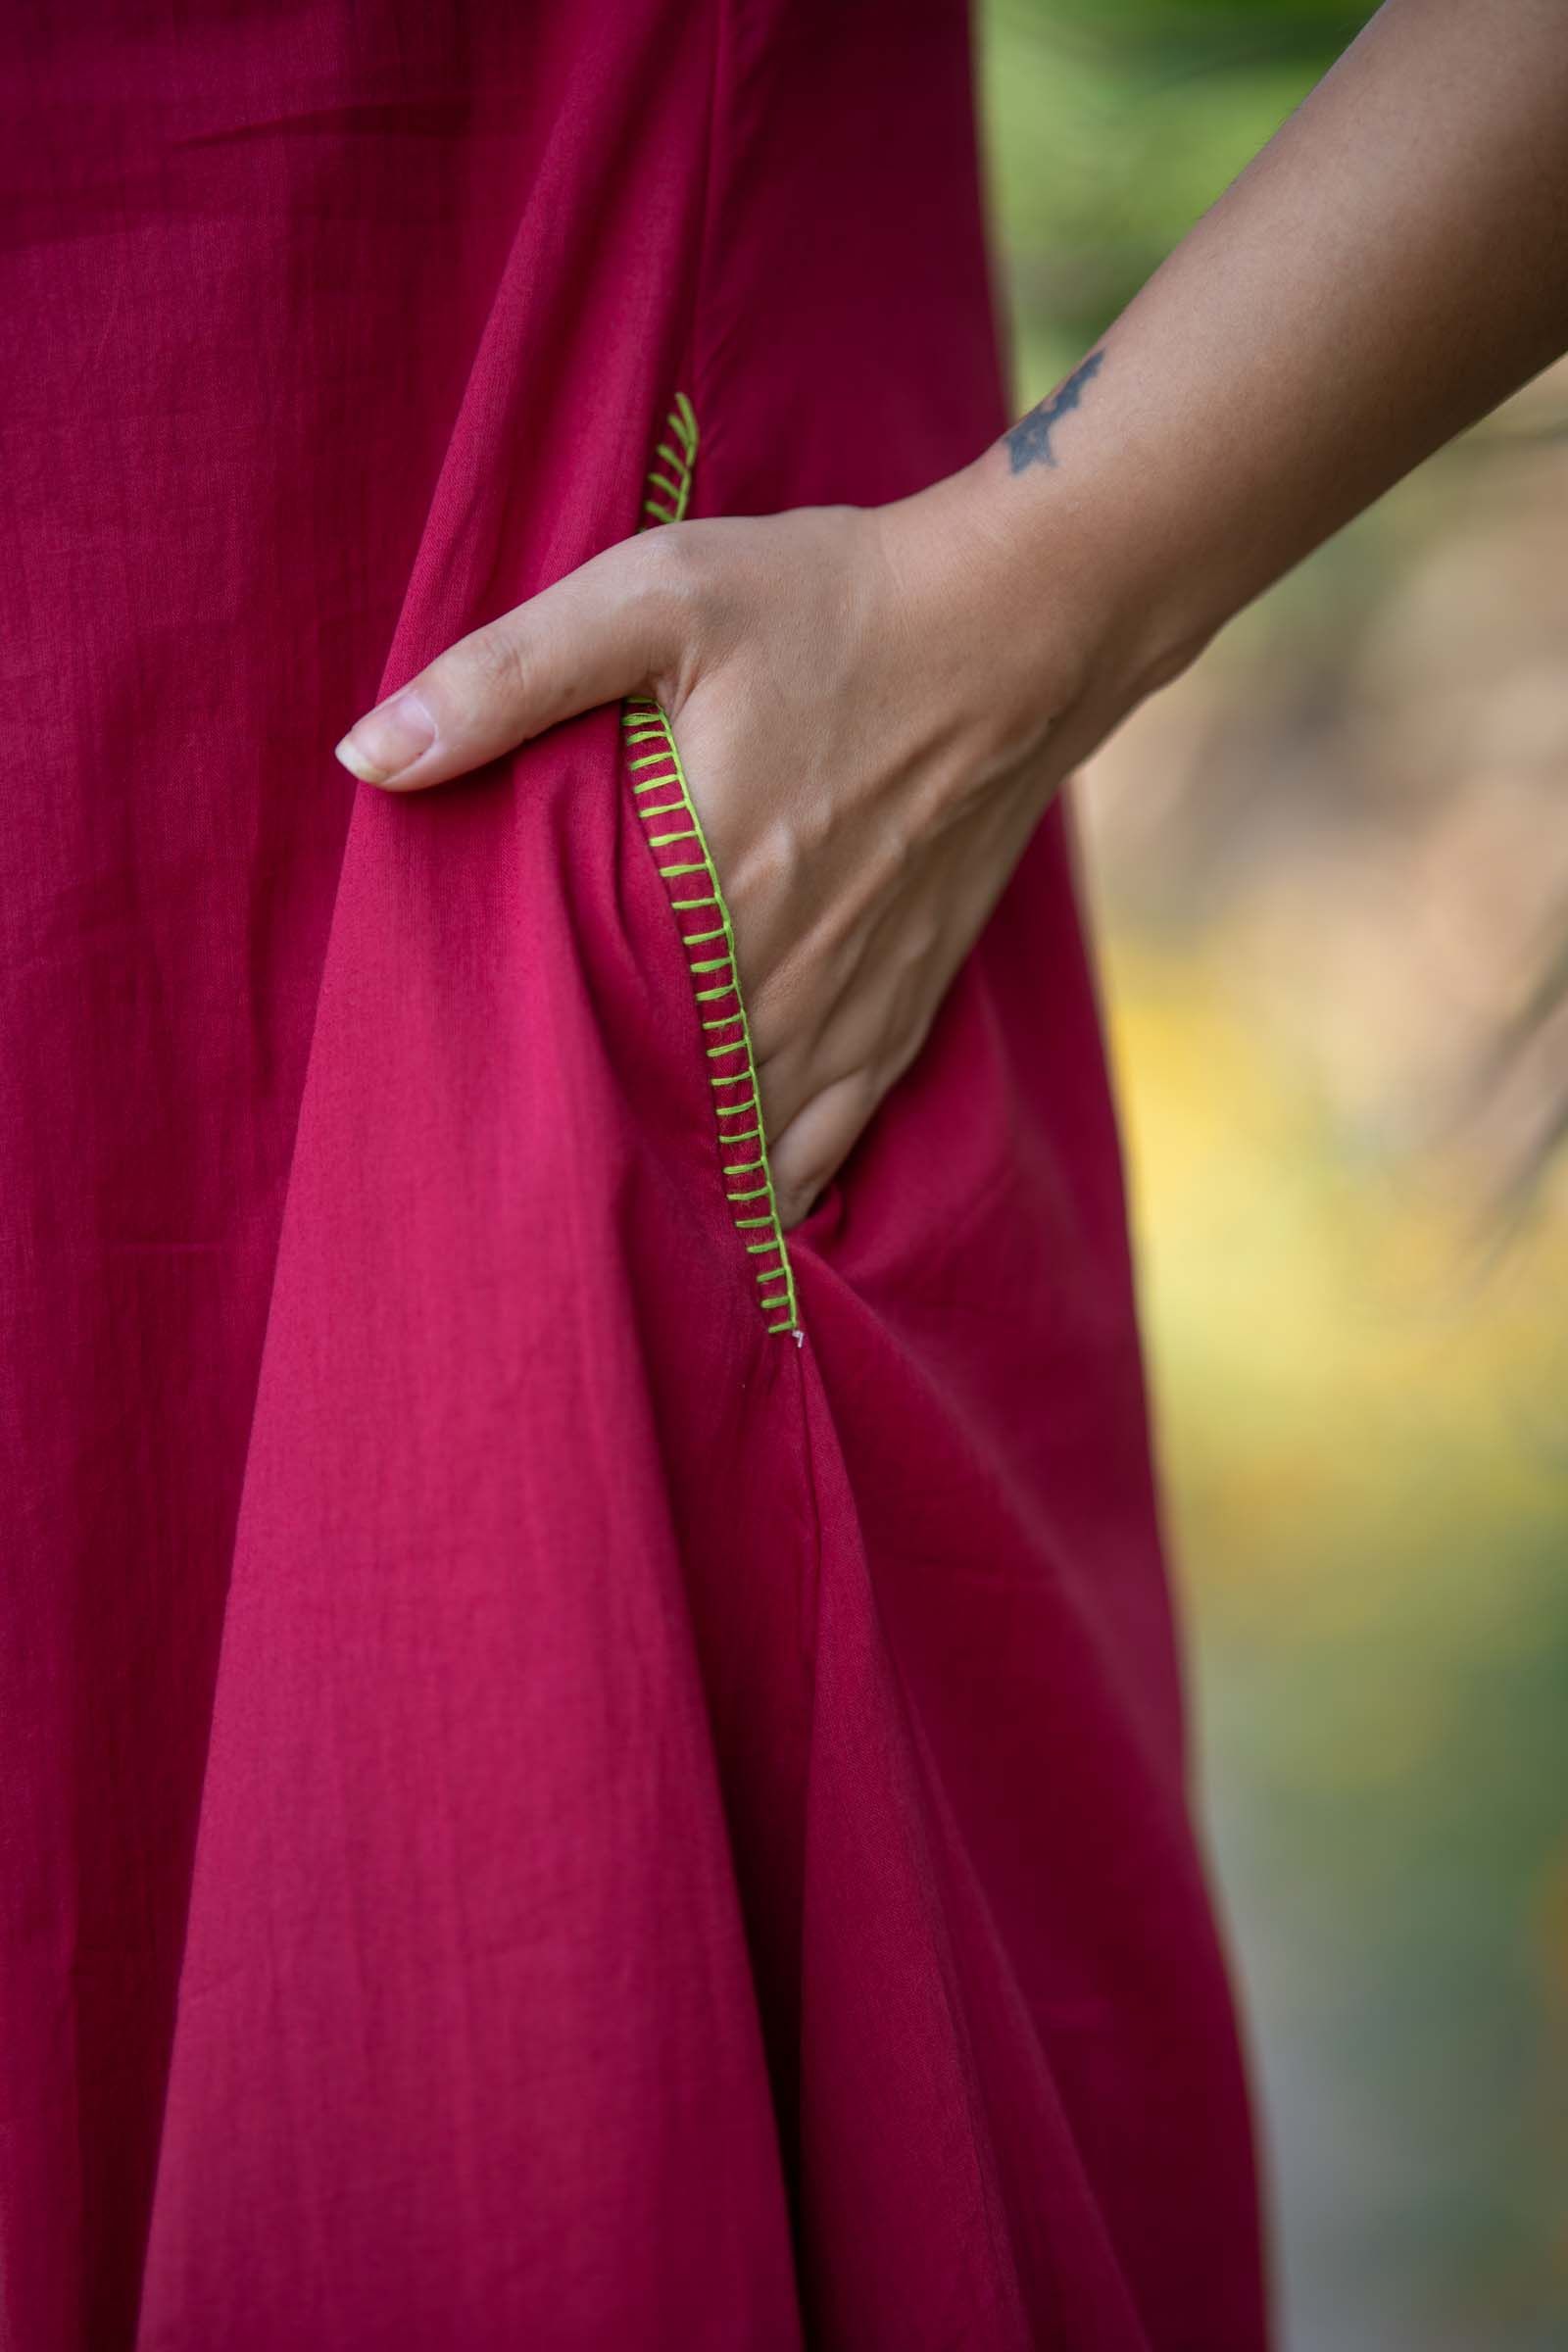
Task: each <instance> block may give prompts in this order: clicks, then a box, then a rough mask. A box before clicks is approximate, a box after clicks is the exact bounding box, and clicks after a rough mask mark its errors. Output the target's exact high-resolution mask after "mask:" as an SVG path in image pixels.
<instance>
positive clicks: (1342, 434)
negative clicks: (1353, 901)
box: [951, 0, 1568, 703]
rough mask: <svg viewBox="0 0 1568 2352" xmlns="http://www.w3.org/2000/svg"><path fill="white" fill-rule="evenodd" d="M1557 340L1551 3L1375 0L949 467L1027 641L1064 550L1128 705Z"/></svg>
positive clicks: (1562, 251)
mask: <svg viewBox="0 0 1568 2352" xmlns="http://www.w3.org/2000/svg"><path fill="white" fill-rule="evenodd" d="M1565 347H1568V5H1565V0H1388V4H1387V5H1386V6H1385V7H1384V8H1383V9H1382V10H1381V11H1380V12H1379V14H1378V15H1377V16H1376V17H1375V18H1374V19H1373V20H1372V21H1371V23H1370V24H1369V25H1367V26H1366V28H1365V29H1364V31H1363V32H1362V33H1361V34H1360V36H1359V37H1358V38H1357V40H1356V41H1355V42H1354V43H1353V44H1352V45H1351V47H1350V48H1349V49H1348V51H1347V52H1346V54H1345V55H1344V57H1342V58H1341V59H1340V61H1339V63H1338V64H1337V65H1336V66H1335V67H1334V69H1333V70H1332V72H1331V73H1329V74H1327V75H1326V76H1325V78H1324V79H1323V81H1322V82H1320V83H1319V84H1318V86H1317V88H1316V89H1315V90H1314V91H1313V92H1312V93H1311V95H1310V96H1309V97H1308V98H1307V99H1306V101H1305V102H1304V103H1303V104H1302V106H1301V107H1299V109H1298V110H1297V112H1296V113H1295V114H1294V115H1293V116H1292V117H1291V118H1290V120H1289V121H1288V122H1287V123H1285V124H1284V125H1283V126H1282V128H1281V129H1280V130H1279V131H1278V132H1277V133H1276V135H1275V136H1274V138H1273V139H1272V140H1271V141H1270V142H1269V144H1268V145H1267V146H1266V147H1265V148H1264V149H1263V150H1262V151H1261V153H1260V154H1259V155H1258V156H1257V157H1256V158H1255V159H1254V160H1253V162H1252V163H1251V164H1250V166H1249V167H1248V169H1247V171H1246V172H1244V173H1243V174H1242V176H1241V177H1240V178H1239V179H1238V180H1237V181H1236V182H1235V183H1234V184H1233V185H1232V186H1231V187H1230V188H1229V189H1228V190H1227V192H1226V193H1225V195H1223V196H1222V197H1221V198H1220V199H1219V201H1218V202H1217V203H1216V204H1215V205H1214V206H1213V207H1212V209H1211V210H1210V211H1209V212H1208V213H1207V214H1206V215H1205V216H1204V217H1203V219H1202V220H1201V221H1199V223H1198V224H1197V226H1196V227H1195V228H1194V229H1193V230H1192V231H1191V233H1190V234H1189V235H1188V236H1187V237H1186V238H1185V239H1184V240H1183V242H1182V243H1181V244H1180V245H1179V246H1178V247H1177V248H1176V249H1175V251H1174V252H1173V253H1172V254H1171V255H1170V257H1169V258H1168V260H1167V261H1166V262H1165V263H1164V264H1163V265H1162V266H1161V268H1160V269H1159V270H1157V271H1156V272H1155V274H1154V275H1153V277H1152V278H1151V279H1150V281H1149V283H1148V284H1147V285H1146V286H1145V287H1144V289H1143V290H1142V292H1141V293H1140V294H1139V295H1138V296H1137V297H1136V299H1135V300H1134V301H1133V302H1132V303H1130V304H1129V306H1128V307H1127V309H1126V310H1125V311H1124V312H1123V313H1122V314H1121V316H1120V317H1119V318H1118V319H1116V321H1115V322H1114V324H1113V325H1112V326H1111V327H1110V328H1109V329H1108V330H1107V332H1106V333H1105V335H1104V336H1103V337H1102V339H1101V341H1100V342H1099V343H1098V344H1097V345H1096V346H1095V348H1094V351H1093V352H1091V353H1090V354H1088V355H1086V363H1085V364H1084V366H1083V367H1082V368H1080V369H1078V370H1075V371H1074V375H1073V376H1072V377H1070V378H1069V379H1068V380H1067V384H1066V386H1065V388H1064V389H1065V399H1063V397H1062V389H1061V388H1058V393H1057V394H1056V395H1054V397H1053V399H1052V400H1048V401H1046V402H1043V403H1042V404H1041V407H1040V408H1039V409H1038V410H1036V411H1034V412H1032V413H1031V416H1030V417H1025V418H1024V419H1023V420H1022V421H1021V422H1020V423H1019V424H1018V425H1016V426H1014V427H1013V429H1012V431H1011V432H1010V433H1009V434H1008V435H1007V436H1006V437H1005V439H1004V440H1003V441H1002V442H1000V443H998V444H997V445H996V446H995V447H994V448H992V449H990V450H988V451H987V452H986V453H985V454H984V456H983V457H981V458H980V459H979V460H978V461H977V462H976V463H975V464H974V465H973V466H970V467H968V468H966V469H965V471H964V472H963V473H961V474H959V475H957V476H955V477H954V480H953V483H952V485H951V488H952V490H953V491H954V492H955V493H956V494H957V500H958V506H959V507H961V515H962V519H963V521H964V523H965V524H966V526H967V531H968V536H969V542H970V545H971V547H975V546H983V547H984V549H985V550H986V568H987V570H988V573H989V574H990V575H991V576H993V577H995V578H997V579H998V580H999V582H1000V583H1001V584H1002V586H1003V593H1004V595H1005V598H1006V599H1007V600H1009V602H1010V607H1011V610H1012V612H1013V614H1014V620H1015V626H1016V628H1017V631H1018V634H1019V636H1020V637H1021V639H1022V640H1023V641H1024V643H1025V645H1026V644H1027V638H1028V633H1029V625H1030V619H1031V614H1032V612H1038V611H1039V610H1040V604H1041V600H1042V599H1043V598H1045V599H1050V600H1051V610H1052V617H1053V620H1054V619H1055V618H1056V617H1057V615H1058V611H1059V593H1060V583H1061V580H1062V567H1063V558H1064V555H1065V556H1066V557H1067V558H1068V560H1069V561H1070V564H1071V566H1072V573H1073V578H1074V580H1075V582H1076V583H1077V585H1078V590H1079V593H1080V594H1081V596H1082V598H1083V601H1084V605H1085V609H1086V612H1087V613H1088V614H1089V615H1090V616H1091V621H1090V626H1091V628H1092V629H1093V630H1094V631H1096V632H1099V634H1100V635H1101V636H1102V637H1103V641H1104V646H1105V649H1106V650H1105V651H1104V653H1103V655H1101V656H1099V657H1095V656H1092V657H1091V658H1092V659H1096V658H1098V659H1100V661H1101V663H1102V666H1103V665H1104V664H1105V663H1106V662H1108V663H1110V664H1111V665H1113V666H1114V668H1115V669H1116V671H1117V675H1116V676H1115V677H1114V678H1112V679H1111V680H1110V682H1109V685H1108V688H1107V691H1108V692H1109V694H1110V696H1111V699H1112V700H1120V701H1121V702H1122V703H1130V702H1132V701H1135V700H1137V699H1139V696H1140V694H1141V693H1142V692H1146V691H1148V690H1149V688H1150V687H1152V686H1154V685H1157V684H1159V683H1161V682H1163V680H1164V679H1165V678H1167V677H1169V676H1171V675H1173V674H1175V672H1176V671H1177V670H1179V669H1180V668H1181V667H1183V666H1184V665H1185V664H1186V662H1188V661H1189V660H1191V658H1192V657H1193V655H1194V654H1196V653H1197V652H1198V651H1199V650H1200V649H1201V647H1202V646H1203V645H1204V644H1206V643H1207V642H1208V640H1209V639H1210V638H1211V637H1212V636H1213V634H1214V633H1215V631H1216V630H1217V629H1219V628H1220V627H1221V626H1223V624H1224V623H1225V621H1227V620H1228V619H1229V618H1230V617H1231V616H1232V615H1233V614H1234V613H1236V612H1238V611H1239V610H1240V609H1241V607H1242V606H1243V605H1245V604H1247V603H1248V602H1249V601H1250V599H1251V598H1252V597H1254V596H1255V595H1257V594H1258V593H1259V592H1260V591H1261V590H1262V589H1264V588H1266V587H1267V586H1268V585H1269V584H1270V583H1271V582H1272V581H1274V580H1275V579H1277V578H1278V577H1279V576H1280V575H1281V574H1282V573H1283V572H1285V571H1287V570H1289V569H1290V567H1291V566H1292V565H1293V564H1296V563H1298V562H1299V560H1300V558H1301V557H1303V556H1304V555H1306V554H1307V553H1308V552H1309V550H1310V549H1312V548H1313V547H1315V546H1316V545H1318V544H1319V542H1321V541H1322V540H1324V539H1326V538H1327V537H1328V536H1329V535H1330V534H1331V533H1332V532H1333V531H1335V530H1337V529H1339V528H1340V526H1341V525H1342V524H1343V523H1345V522H1347V521H1348V519H1349V518H1350V517H1351V516H1352V515H1355V514H1357V513H1359V512H1360V510H1361V509H1362V508H1363V507H1365V506H1367V505H1369V504H1370V503H1371V502H1372V501H1373V500H1374V499H1375V498H1377V497H1379V496H1380V495H1381V494H1382V492H1383V491H1385V490H1386V489H1388V488H1389V487H1390V485H1391V484H1392V483H1394V482H1396V481H1397V480H1398V479H1399V477H1400V476H1401V475H1402V474H1404V473H1406V472H1408V471H1409V469H1410V468H1411V467H1412V466H1416V465H1418V464H1419V463H1420V462H1421V460H1422V459H1424V458H1426V457H1427V456H1429V455H1430V454H1431V453H1432V451H1434V450H1435V449H1437V448H1439V447H1440V446H1441V445H1442V444H1443V443H1444V442H1446V441H1447V440H1448V439H1450V438H1451V437H1452V436H1453V435H1454V434H1455V433H1456V432H1458V431H1460V430H1461V429H1462V428H1463V427H1464V426H1465V425H1467V424H1469V423H1471V422H1473V421H1474V420H1475V419H1476V418H1477V417H1481V416H1483V415H1485V414H1486V413H1487V412H1488V411H1489V410H1490V409H1492V408H1494V407H1495V405H1496V404H1497V403H1498V402H1499V401H1500V400H1502V399H1503V398H1505V397H1506V396H1507V394H1508V393H1510V392H1511V391H1513V390H1515V389H1516V388H1517V387H1518V386H1519V385H1520V384H1522V383H1524V382H1526V381H1528V379H1529V378H1530V377H1531V376H1532V375H1534V374H1536V373H1537V372H1539V370H1540V369H1541V368H1543V367H1544V366H1545V365H1546V364H1547V363H1548V362H1549V361H1550V360H1552V359H1553V358H1554V357H1555V356H1556V355H1557V354H1558V353H1560V352H1561V351H1562V350H1563V349H1564V348H1565ZM955 519H958V513H957V510H956V513H955Z"/></svg>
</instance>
